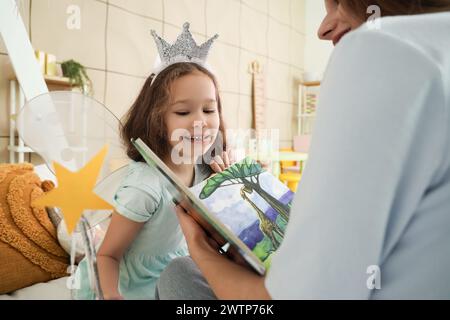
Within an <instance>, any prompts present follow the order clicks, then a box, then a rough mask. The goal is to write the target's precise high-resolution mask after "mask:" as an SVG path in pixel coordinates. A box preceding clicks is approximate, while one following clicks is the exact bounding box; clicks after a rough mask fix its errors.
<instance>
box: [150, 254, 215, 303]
mask: <svg viewBox="0 0 450 320" xmlns="http://www.w3.org/2000/svg"><path fill="white" fill-rule="evenodd" d="M155 299H157V300H215V299H217V298H216V296H215V295H214V292H213V291H212V290H211V288H210V287H209V284H208V282H207V281H206V279H205V278H204V277H203V275H202V274H201V272H200V270H199V269H198V267H197V265H196V264H195V262H194V261H193V260H192V259H191V257H182V258H176V259H174V260H172V261H171V262H170V263H169V265H168V266H167V267H166V268H165V269H164V271H163V272H162V273H161V276H160V278H159V280H158V283H157V285H156V290H155Z"/></svg>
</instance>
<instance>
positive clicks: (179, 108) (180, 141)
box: [164, 71, 220, 160]
mask: <svg viewBox="0 0 450 320" xmlns="http://www.w3.org/2000/svg"><path fill="white" fill-rule="evenodd" d="M216 92H217V90H216V87H215V85H214V82H213V81H212V80H211V79H210V78H209V77H208V76H207V75H205V74H203V73H202V72H200V71H194V72H191V73H189V74H187V75H185V76H182V77H180V78H178V79H176V80H175V81H174V82H173V83H172V85H171V87H170V96H171V99H170V102H169V105H168V108H167V110H166V112H165V114H164V123H165V125H166V129H167V137H168V139H169V143H170V146H171V147H172V148H174V147H176V146H177V148H182V150H183V151H186V150H187V149H186V148H189V150H190V151H191V152H190V154H191V155H193V156H194V155H195V156H200V155H203V154H204V153H205V152H206V151H208V149H209V148H210V147H211V146H212V144H213V143H214V141H215V140H216V137H217V135H218V132H219V126H220V117H219V109H218V101H217V95H216ZM195 150H197V151H199V152H201V154H198V153H195ZM183 154H184V152H183ZM172 160H173V159H172ZM192 160H195V159H192Z"/></svg>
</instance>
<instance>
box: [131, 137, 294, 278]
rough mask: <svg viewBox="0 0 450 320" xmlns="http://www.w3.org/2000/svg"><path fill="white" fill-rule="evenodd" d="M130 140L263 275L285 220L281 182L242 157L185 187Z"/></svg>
mask: <svg viewBox="0 0 450 320" xmlns="http://www.w3.org/2000/svg"><path fill="white" fill-rule="evenodd" d="M132 143H133V145H134V146H135V147H136V149H137V150H138V151H139V152H140V154H141V155H142V157H143V158H144V159H145V161H146V162H147V164H148V165H150V166H152V167H155V168H156V169H157V170H156V171H157V172H158V173H159V174H160V178H161V179H160V180H161V183H163V184H164V186H165V187H166V188H167V190H168V191H169V193H170V194H171V196H172V197H173V198H174V200H175V202H176V203H180V204H181V205H182V206H183V207H184V208H185V209H186V210H187V212H188V213H189V214H190V215H191V216H192V217H193V218H194V219H195V220H196V221H197V222H198V223H199V224H200V225H201V226H202V227H203V229H204V230H205V231H206V232H207V233H208V235H209V236H211V237H212V238H214V239H215V240H216V241H217V243H218V244H219V245H220V246H225V245H227V244H229V245H230V246H233V247H235V248H236V249H237V250H236V251H237V252H239V254H240V255H241V256H242V257H243V258H244V260H245V261H246V262H247V263H248V264H249V265H250V266H251V267H253V269H254V270H255V271H256V272H257V273H259V274H260V275H264V274H265V273H266V271H267V269H268V268H269V267H270V261H271V257H272V254H273V253H274V252H275V250H276V249H277V248H278V247H279V246H280V244H281V242H282V240H283V236H284V231H285V228H286V225H287V222H288V220H289V211H290V208H291V202H292V199H293V197H294V193H293V192H292V191H290V190H289V189H288V188H287V186H285V185H284V184H283V183H282V182H281V181H279V180H278V179H277V178H276V177H274V176H273V175H271V174H270V173H268V172H266V171H264V170H263V169H262V168H261V166H260V165H259V164H258V163H257V162H256V161H254V160H252V159H251V158H248V157H247V158H245V159H243V160H241V161H239V162H237V163H235V164H233V165H232V166H230V167H229V168H227V169H226V170H224V171H223V172H220V173H217V174H215V175H213V176H211V177H209V178H208V179H206V180H205V181H203V182H201V183H199V184H197V185H195V186H192V187H191V188H189V187H187V186H186V185H184V184H183V183H182V182H181V180H180V179H179V178H178V177H177V176H176V174H175V173H174V172H173V171H172V170H170V169H169V167H167V165H166V164H165V163H164V162H162V161H161V159H159V157H158V156H157V155H156V154H155V153H154V152H153V151H152V150H151V149H150V148H149V147H148V146H147V145H146V144H145V143H144V142H143V141H142V140H141V139H137V140H132Z"/></svg>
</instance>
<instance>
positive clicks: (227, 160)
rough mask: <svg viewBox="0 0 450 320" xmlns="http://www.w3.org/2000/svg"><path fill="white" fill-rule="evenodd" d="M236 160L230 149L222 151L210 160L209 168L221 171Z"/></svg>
mask: <svg viewBox="0 0 450 320" xmlns="http://www.w3.org/2000/svg"><path fill="white" fill-rule="evenodd" d="M235 162H236V161H235V160H234V157H233V153H232V152H231V150H230V151H223V152H222V155H221V156H220V155H216V156H215V157H214V159H213V160H212V161H211V163H210V166H211V169H213V170H214V172H222V171H224V170H225V169H227V168H229V167H230V166H231V165H232V164H233V163H235Z"/></svg>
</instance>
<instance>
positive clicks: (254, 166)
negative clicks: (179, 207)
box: [199, 157, 290, 222]
mask: <svg viewBox="0 0 450 320" xmlns="http://www.w3.org/2000/svg"><path fill="white" fill-rule="evenodd" d="M262 172H263V170H262V168H261V166H260V165H259V164H258V163H256V162H255V161H253V160H252V159H251V158H248V157H247V158H245V159H244V160H243V161H242V162H240V163H236V164H234V165H233V166H231V167H229V168H228V169H227V170H225V171H222V172H221V173H218V174H216V175H215V176H213V177H211V178H209V179H208V181H207V183H206V185H205V186H204V187H203V189H202V191H201V192H200V195H199V197H200V199H206V198H208V197H209V196H210V195H211V194H213V193H214V192H215V191H216V190H217V189H218V188H221V187H227V186H231V185H236V184H243V185H244V187H245V188H246V189H247V190H249V191H252V192H253V191H255V192H256V193H257V194H258V195H259V196H261V198H263V199H264V201H266V202H267V204H268V205H269V206H271V207H272V208H273V209H274V210H275V211H277V212H278V213H279V214H280V216H281V217H282V218H283V219H284V220H285V221H286V222H287V221H288V220H289V209H290V206H289V205H286V204H284V203H282V202H281V201H279V200H278V199H276V198H275V197H273V196H272V195H271V194H270V193H268V192H266V191H265V190H264V189H263V188H261V186H260V184H259V175H260V174H261V173H262ZM250 193H251V192H250Z"/></svg>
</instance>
